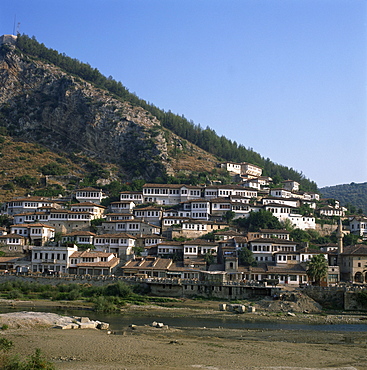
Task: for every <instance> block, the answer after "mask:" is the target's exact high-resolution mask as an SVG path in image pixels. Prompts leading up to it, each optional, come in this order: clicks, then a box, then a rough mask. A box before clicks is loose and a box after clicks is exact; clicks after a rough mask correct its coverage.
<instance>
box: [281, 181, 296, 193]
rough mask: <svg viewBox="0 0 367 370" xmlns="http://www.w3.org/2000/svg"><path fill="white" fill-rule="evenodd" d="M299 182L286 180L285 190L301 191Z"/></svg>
mask: <svg viewBox="0 0 367 370" xmlns="http://www.w3.org/2000/svg"><path fill="white" fill-rule="evenodd" d="M299 185H300V184H299V182H297V181H294V180H285V181H283V188H284V189H286V190H289V191H291V192H292V191H298V190H299Z"/></svg>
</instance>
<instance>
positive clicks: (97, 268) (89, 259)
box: [69, 250, 120, 276]
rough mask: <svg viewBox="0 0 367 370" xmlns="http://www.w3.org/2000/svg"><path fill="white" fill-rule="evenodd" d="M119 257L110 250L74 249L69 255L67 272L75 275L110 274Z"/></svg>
mask: <svg viewBox="0 0 367 370" xmlns="http://www.w3.org/2000/svg"><path fill="white" fill-rule="evenodd" d="M119 262H120V259H119V258H117V257H116V256H115V255H114V254H113V253H110V252H98V251H91V250H86V251H81V252H78V251H75V252H74V253H73V254H72V255H71V256H70V265H69V273H70V274H77V275H94V276H96V275H97V276H98V275H111V274H112V273H113V272H114V270H115V269H116V267H117V266H118V264H119Z"/></svg>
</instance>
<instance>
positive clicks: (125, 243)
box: [94, 233, 136, 260]
mask: <svg viewBox="0 0 367 370" xmlns="http://www.w3.org/2000/svg"><path fill="white" fill-rule="evenodd" d="M135 241H136V237H135V236H133V235H130V234H126V233H119V234H103V235H96V236H95V238H94V246H95V247H96V249H97V250H99V251H104V252H110V253H114V254H115V255H116V256H118V257H119V258H121V259H123V260H127V259H129V258H131V257H132V256H133V254H134V251H133V248H134V247H135Z"/></svg>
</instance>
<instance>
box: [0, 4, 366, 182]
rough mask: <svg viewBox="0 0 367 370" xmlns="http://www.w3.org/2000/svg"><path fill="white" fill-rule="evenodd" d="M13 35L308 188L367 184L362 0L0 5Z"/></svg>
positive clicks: (3, 27) (5, 29)
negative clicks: (297, 175)
mask: <svg viewBox="0 0 367 370" xmlns="http://www.w3.org/2000/svg"><path fill="white" fill-rule="evenodd" d="M14 31H15V33H17V32H19V33H21V34H26V35H28V36H35V37H36V39H37V40H38V41H39V42H41V43H44V44H45V45H46V46H47V47H49V48H52V49H55V50H57V51H59V52H60V53H65V54H66V55H68V56H70V57H72V58H76V59H78V60H80V61H82V62H85V63H89V64H90V65H91V66H92V67H93V68H97V69H98V70H99V71H100V72H101V73H102V74H104V75H105V76H112V77H113V78H114V79H115V80H117V81H121V82H122V83H123V85H124V86H125V87H127V88H128V89H129V91H131V92H134V93H136V95H137V96H138V97H139V98H141V99H144V100H146V101H148V102H150V103H153V104H154V105H155V106H157V107H159V108H161V109H164V110H165V111H168V110H171V111H172V112H173V113H177V114H179V115H184V116H185V117H186V118H187V119H188V120H190V121H192V122H194V123H195V124H200V125H201V126H202V127H203V128H205V127H207V126H209V127H210V128H211V129H213V130H215V131H216V133H217V134H218V135H219V136H222V135H224V136H225V137H227V138H228V139H230V140H232V141H236V142H237V143H238V144H242V145H243V146H245V147H246V148H252V149H253V150H254V151H256V152H258V153H260V154H261V155H262V156H263V157H264V158H270V159H271V160H272V161H273V162H275V163H278V164H282V165H285V166H287V167H292V168H293V169H295V170H297V171H299V172H302V173H303V174H304V175H305V176H306V177H307V178H309V179H311V180H313V181H315V182H316V183H317V185H318V186H319V187H323V186H332V185H337V184H345V183H351V182H356V183H361V182H367V1H366V0H32V1H30V0H12V1H8V0H0V34H1V35H2V34H11V33H14Z"/></svg>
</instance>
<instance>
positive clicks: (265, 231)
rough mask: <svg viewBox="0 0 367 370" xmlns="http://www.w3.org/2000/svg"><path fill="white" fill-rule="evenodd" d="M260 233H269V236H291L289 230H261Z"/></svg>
mask: <svg viewBox="0 0 367 370" xmlns="http://www.w3.org/2000/svg"><path fill="white" fill-rule="evenodd" d="M260 233H267V234H270V233H272V234H290V232H289V231H287V230H277V229H260Z"/></svg>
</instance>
